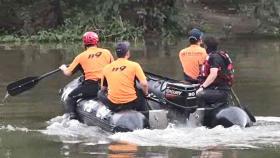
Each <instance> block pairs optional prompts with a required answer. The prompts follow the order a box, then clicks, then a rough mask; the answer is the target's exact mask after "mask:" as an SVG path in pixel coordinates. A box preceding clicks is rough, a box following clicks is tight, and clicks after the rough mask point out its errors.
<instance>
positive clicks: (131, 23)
mask: <svg viewBox="0 0 280 158" xmlns="http://www.w3.org/2000/svg"><path fill="white" fill-rule="evenodd" d="M217 2H218V0H207V1H205V0H200V1H199V0H181V1H180V0H179V1H178V0H177V1H176V0H130V1H129V0H115V1H112V0H95V1H91V0H83V1H79V0H49V1H44V0H37V1H36V0H25V1H21V0H2V1H0V4H1V5H0V41H1V42H15V41H27V42H34V41H36V42H71V41H76V40H80V39H81V35H82V34H83V33H84V32H86V31H96V32H97V33H98V34H99V35H100V37H101V40H103V41H104V40H107V41H117V40H131V41H142V40H143V39H147V38H154V37H156V38H158V37H161V38H163V37H164V39H167V40H170V41H172V39H174V37H176V36H180V35H185V34H186V33H187V31H188V30H189V29H190V28H192V27H199V28H201V29H203V30H206V31H207V30H215V29H216V30H217V29H220V28H219V27H215V26H213V25H209V24H207V17H206V18H205V17H201V13H200V10H202V11H208V10H209V8H210V9H212V10H214V11H215V9H216V10H217V9H222V10H224V11H227V13H230V14H234V15H237V14H240V12H243V13H245V14H248V15H250V16H251V15H252V16H253V17H255V19H256V20H258V27H257V28H256V29H255V28H254V29H251V30H249V31H247V30H246V31H247V32H246V33H252V32H253V31H252V30H254V31H256V30H257V32H255V33H264V34H271V35H273V36H279V34H280V33H279V19H280V18H279V17H280V9H279V8H280V4H279V2H275V1H273V0H267V1H265V2H264V1H263V0H246V1H240V0H231V1H219V2H218V3H217ZM215 4H219V5H215ZM241 4H242V5H241ZM252 4H253V5H252ZM193 6H198V10H194V9H192V8H193ZM241 6H242V7H241ZM244 6H245V7H244ZM269 6H270V9H268V8H269ZM215 12H216V11H215ZM232 12H234V13H232ZM206 14H207V13H206ZM212 14H214V12H212ZM208 15H209V14H208ZM214 20H216V19H214ZM212 23H213V22H212ZM224 23H225V24H226V22H224ZM237 23H239V22H237ZM217 25H221V24H217ZM231 25H234V24H231ZM237 27H239V26H237ZM220 30H221V29H220ZM233 30H234V29H233ZM230 31H231V30H230Z"/></svg>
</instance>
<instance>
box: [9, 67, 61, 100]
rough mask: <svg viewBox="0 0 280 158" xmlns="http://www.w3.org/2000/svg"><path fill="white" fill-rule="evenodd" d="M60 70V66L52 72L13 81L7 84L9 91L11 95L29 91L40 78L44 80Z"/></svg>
mask: <svg viewBox="0 0 280 158" xmlns="http://www.w3.org/2000/svg"><path fill="white" fill-rule="evenodd" d="M58 71H60V69H59V68H58V69H55V70H53V71H51V72H48V73H45V74H43V75H41V76H32V77H25V78H23V79H21V80H18V81H15V82H12V83H10V84H9V85H8V86H7V92H8V93H9V95H11V96H15V95H18V94H20V93H22V92H24V91H27V90H29V89H31V88H33V87H34V86H35V85H36V84H37V83H38V82H39V81H40V80H42V79H44V78H46V77H48V76H50V75H52V74H55V73H56V72H58Z"/></svg>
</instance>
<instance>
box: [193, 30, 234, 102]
mask: <svg viewBox="0 0 280 158" xmlns="http://www.w3.org/2000/svg"><path fill="white" fill-rule="evenodd" d="M204 44H205V46H206V50H207V53H208V56H207V58H206V60H205V62H204V64H203V66H202V67H201V71H200V77H199V78H200V80H201V85H200V87H199V89H198V90H197V91H196V95H197V99H198V104H199V105H200V106H202V107H203V106H211V105H215V104H216V105H218V104H217V103H221V104H220V105H222V104H224V103H226V102H227V101H228V96H229V92H230V88H231V86H232V81H233V71H234V70H233V65H232V61H231V59H230V58H229V56H228V54H227V53H226V52H225V51H221V50H218V49H217V48H218V40H217V39H216V38H214V37H211V36H209V37H206V38H205V39H204Z"/></svg>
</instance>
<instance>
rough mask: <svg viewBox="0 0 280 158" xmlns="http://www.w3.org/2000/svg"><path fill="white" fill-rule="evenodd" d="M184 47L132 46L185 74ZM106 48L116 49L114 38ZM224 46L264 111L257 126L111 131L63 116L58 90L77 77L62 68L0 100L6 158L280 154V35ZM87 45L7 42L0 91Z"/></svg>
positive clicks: (249, 98) (154, 67)
mask: <svg viewBox="0 0 280 158" xmlns="http://www.w3.org/2000/svg"><path fill="white" fill-rule="evenodd" d="M185 45H186V41H181V42H178V43H177V44H176V45H174V46H169V47H166V46H162V45H161V44H158V43H153V44H149V45H146V46H145V47H144V46H137V45H133V49H132V51H131V52H132V53H133V54H132V55H133V59H134V60H136V61H138V62H139V63H140V64H141V65H142V67H143V68H144V69H145V70H146V71H150V72H154V73H158V74H161V75H164V76H168V77H171V78H176V79H179V80H181V79H182V69H181V65H180V63H179V60H178V52H179V50H180V49H182V48H183V47H185ZM104 47H106V48H108V49H110V50H113V49H112V44H106V45H104ZM221 47H223V48H225V49H226V50H228V51H229V52H230V55H231V57H232V59H233V60H234V63H235V68H236V74H235V75H236V84H235V86H234V89H235V91H236V93H237V95H238V96H239V99H240V101H241V102H242V103H243V104H246V105H248V106H249V108H250V109H251V110H252V111H253V113H254V114H255V115H256V116H258V117H257V119H258V122H257V125H256V126H255V127H252V128H249V129H240V128H237V127H233V128H230V129H224V128H222V127H218V128H215V129H211V130H209V129H205V128H198V129H193V130H190V129H185V128H182V129H181V128H180V129H174V128H169V129H166V130H141V131H136V132H131V133H122V134H114V135H112V134H108V133H106V132H104V131H101V130H100V129H99V128H96V127H88V126H85V125H83V124H80V123H78V122H75V121H67V120H65V119H63V116H62V115H63V108H62V105H61V103H60V98H59V93H58V92H59V89H60V88H63V86H64V85H65V84H66V83H67V82H68V81H70V80H71V78H66V77H64V76H63V75H62V74H61V73H60V72H59V73H57V74H55V75H52V76H50V77H49V78H46V79H44V80H42V81H40V83H39V84H38V85H37V86H36V87H35V88H33V89H31V90H29V91H27V92H25V93H23V94H21V95H18V96H16V97H9V98H8V100H7V102H6V103H5V104H1V105H0V157H1V158H2V157H3V158H33V157H34V158H35V157H40V158H50V157H51V158H56V157H57V158H58V157H65V158H66V157H79V158H87V157H151V158H153V157H156V158H158V157H170V158H179V157H180V158H181V157H193V158H198V157H203V158H206V157H207V158H208V157H213V158H214V157H215V158H220V157H229V158H237V157H238V158H241V157H246V158H250V157H252V158H253V157H254V158H263V157H267V158H269V157H280V143H279V142H280V132H279V131H280V105H279V99H280V80H279V78H280V62H279V61H280V41H275V40H256V39H242V40H241V39H239V40H237V39H233V40H230V41H224V42H223V43H222V44H221ZM81 50H82V48H81V47H80V45H79V43H77V44H64V45H62V44H61V45H55V44H46V45H36V44H13V45H11V44H2V45H0V63H1V66H0V97H1V96H3V97H4V96H5V93H6V92H5V90H6V86H7V85H8V84H9V83H10V82H12V81H16V80H18V79H21V78H23V77H26V76H39V75H41V74H43V73H46V72H49V71H51V70H54V69H56V68H58V67H59V66H60V65H61V64H62V63H68V62H70V61H71V60H72V58H73V57H74V56H75V53H79V51H81ZM51 119H52V120H51ZM47 121H48V122H47ZM120 141H126V142H129V144H125V143H122V142H120Z"/></svg>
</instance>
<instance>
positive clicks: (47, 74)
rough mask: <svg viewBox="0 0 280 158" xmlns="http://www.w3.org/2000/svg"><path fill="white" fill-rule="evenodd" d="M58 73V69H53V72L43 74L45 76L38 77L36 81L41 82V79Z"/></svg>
mask: <svg viewBox="0 0 280 158" xmlns="http://www.w3.org/2000/svg"><path fill="white" fill-rule="evenodd" d="M58 71H60V69H59V68H58V69H55V70H53V71H51V72H48V73H45V74H43V75H41V76H39V77H38V79H37V80H38V81H39V80H41V79H43V78H46V77H48V76H50V75H52V74H54V73H56V72H58Z"/></svg>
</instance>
